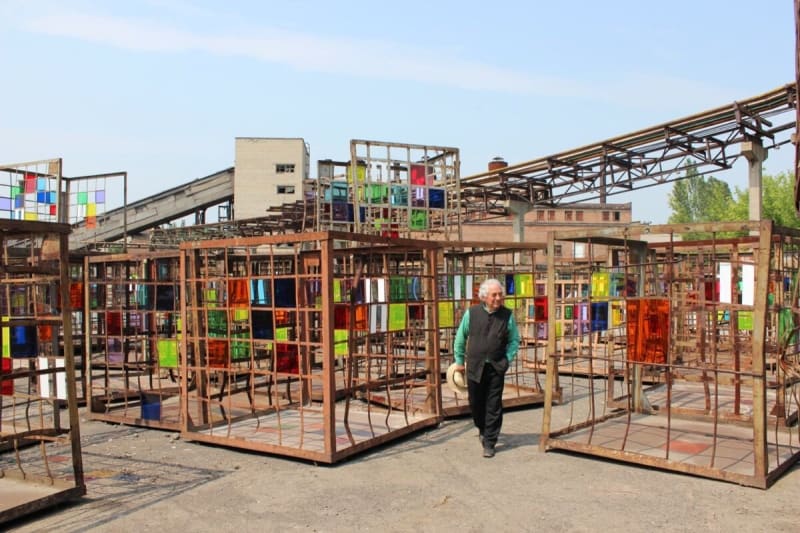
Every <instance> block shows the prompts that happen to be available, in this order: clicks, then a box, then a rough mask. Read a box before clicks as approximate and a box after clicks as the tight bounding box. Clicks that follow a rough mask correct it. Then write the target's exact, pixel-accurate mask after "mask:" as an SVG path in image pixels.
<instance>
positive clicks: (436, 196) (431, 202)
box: [428, 189, 445, 209]
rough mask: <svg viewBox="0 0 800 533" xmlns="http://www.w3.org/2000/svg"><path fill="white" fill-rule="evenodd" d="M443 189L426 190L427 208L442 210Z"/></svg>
mask: <svg viewBox="0 0 800 533" xmlns="http://www.w3.org/2000/svg"><path fill="white" fill-rule="evenodd" d="M444 199H445V194H444V189H429V190H428V207H430V208H432V209H444Z"/></svg>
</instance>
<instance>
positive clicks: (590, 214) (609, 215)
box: [462, 203, 632, 260]
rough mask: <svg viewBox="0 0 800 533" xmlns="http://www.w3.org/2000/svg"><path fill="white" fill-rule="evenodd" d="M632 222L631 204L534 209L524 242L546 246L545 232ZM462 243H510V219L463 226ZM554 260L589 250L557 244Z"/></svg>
mask: <svg viewBox="0 0 800 533" xmlns="http://www.w3.org/2000/svg"><path fill="white" fill-rule="evenodd" d="M631 222H632V209H631V204H630V203H623V204H600V203H582V204H571V205H568V206H563V207H537V208H535V209H534V210H532V211H530V212H528V213H527V214H526V215H525V235H524V240H525V242H530V243H546V242H547V232H549V231H553V230H574V229H579V228H587V229H589V228H592V229H596V228H600V227H611V226H623V225H626V224H630V223H631ZM462 232H463V239H464V240H465V241H484V242H487V241H488V242H511V241H513V240H514V232H513V229H512V219H511V217H504V218H490V219H487V220H481V221H475V222H467V223H465V224H464V225H463V226H462ZM555 253H556V257H562V258H574V259H578V260H581V259H587V255H588V254H589V253H590V250H589V249H588V247H587V246H586V245H585V244H581V243H575V244H574V245H573V246H572V247H571V248H570V249H563V247H562V246H561V245H556V250H555Z"/></svg>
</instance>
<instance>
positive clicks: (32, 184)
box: [25, 174, 36, 194]
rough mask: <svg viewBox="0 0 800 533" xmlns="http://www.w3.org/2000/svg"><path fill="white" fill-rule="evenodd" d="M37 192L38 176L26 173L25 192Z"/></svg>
mask: <svg viewBox="0 0 800 533" xmlns="http://www.w3.org/2000/svg"><path fill="white" fill-rule="evenodd" d="M35 192H36V177H35V176H33V175H28V174H26V175H25V194H33V193H35Z"/></svg>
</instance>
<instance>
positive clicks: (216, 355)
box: [208, 339, 230, 368]
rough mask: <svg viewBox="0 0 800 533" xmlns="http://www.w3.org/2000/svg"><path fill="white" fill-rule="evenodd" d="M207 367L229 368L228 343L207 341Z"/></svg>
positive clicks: (213, 340)
mask: <svg viewBox="0 0 800 533" xmlns="http://www.w3.org/2000/svg"><path fill="white" fill-rule="evenodd" d="M208 366H210V367H211V368H226V367H228V366H230V357H229V354H228V341H226V340H219V339H210V340H209V341H208Z"/></svg>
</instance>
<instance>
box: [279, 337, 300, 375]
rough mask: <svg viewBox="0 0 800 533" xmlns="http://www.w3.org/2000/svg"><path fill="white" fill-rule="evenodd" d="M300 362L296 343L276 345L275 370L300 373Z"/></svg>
mask: <svg viewBox="0 0 800 533" xmlns="http://www.w3.org/2000/svg"><path fill="white" fill-rule="evenodd" d="M299 369H300V362H299V360H298V357H297V345H296V344H282V343H276V345H275V370H276V371H278V372H284V373H287V374H298V373H299Z"/></svg>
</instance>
